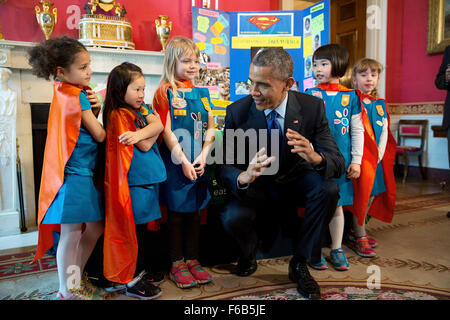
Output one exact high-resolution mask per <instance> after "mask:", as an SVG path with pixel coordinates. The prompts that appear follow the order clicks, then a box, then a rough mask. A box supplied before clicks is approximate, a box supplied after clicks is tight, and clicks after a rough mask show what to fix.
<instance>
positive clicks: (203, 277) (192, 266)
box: [187, 260, 212, 284]
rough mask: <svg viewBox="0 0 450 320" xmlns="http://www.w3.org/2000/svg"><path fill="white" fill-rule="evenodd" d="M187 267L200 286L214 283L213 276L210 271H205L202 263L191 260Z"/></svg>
mask: <svg viewBox="0 0 450 320" xmlns="http://www.w3.org/2000/svg"><path fill="white" fill-rule="evenodd" d="M187 266H188V268H189V272H190V273H191V274H192V275H193V276H194V278H195V280H197V283H198V284H205V283H209V282H211V281H212V277H211V275H210V274H209V273H208V271H206V270H205V269H203V267H202V266H201V265H200V262H198V261H197V260H190V261H189V263H188V264H187Z"/></svg>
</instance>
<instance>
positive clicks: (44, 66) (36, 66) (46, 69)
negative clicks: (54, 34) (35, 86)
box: [28, 37, 87, 80]
mask: <svg viewBox="0 0 450 320" xmlns="http://www.w3.org/2000/svg"><path fill="white" fill-rule="evenodd" d="M83 50H85V51H87V50H86V48H85V47H84V45H83V44H82V43H81V42H79V41H78V40H75V39H72V38H69V37H61V38H54V39H49V40H45V41H43V42H41V43H39V44H37V45H36V46H34V47H32V48H31V49H30V50H28V63H29V64H30V65H31V69H32V70H31V71H32V73H33V74H34V75H36V76H38V77H40V78H44V79H46V80H50V77H53V78H55V77H56V71H57V68H58V67H62V68H64V69H68V68H69V67H70V65H71V64H72V63H73V62H74V61H75V56H76V54H77V53H78V52H81V51H83Z"/></svg>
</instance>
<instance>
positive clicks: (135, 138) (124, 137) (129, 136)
mask: <svg viewBox="0 0 450 320" xmlns="http://www.w3.org/2000/svg"><path fill="white" fill-rule="evenodd" d="M141 140H142V138H141V135H140V134H139V131H127V132H124V133H122V134H121V135H120V136H119V142H120V143H123V144H124V145H127V146H129V145H132V144H136V143H138V142H139V141H141Z"/></svg>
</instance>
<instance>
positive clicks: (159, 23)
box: [155, 15, 172, 51]
mask: <svg viewBox="0 0 450 320" xmlns="http://www.w3.org/2000/svg"><path fill="white" fill-rule="evenodd" d="M168 20H169V16H165V15H160V16H159V20H158V19H156V20H155V25H156V34H157V35H158V37H159V41H160V42H161V46H162V51H166V44H167V41H168V40H169V37H170V32H171V31H172V21H168Z"/></svg>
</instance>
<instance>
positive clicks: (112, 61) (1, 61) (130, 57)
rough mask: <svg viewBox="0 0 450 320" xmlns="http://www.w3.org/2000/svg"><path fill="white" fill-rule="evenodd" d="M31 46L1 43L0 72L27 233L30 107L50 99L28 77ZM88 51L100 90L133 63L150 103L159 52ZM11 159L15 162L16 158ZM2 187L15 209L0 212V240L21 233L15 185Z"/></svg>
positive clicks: (31, 198)
mask: <svg viewBox="0 0 450 320" xmlns="http://www.w3.org/2000/svg"><path fill="white" fill-rule="evenodd" d="M34 45H35V43H32V42H21V41H8V40H0V68H8V69H9V70H10V71H11V72H12V74H11V76H10V79H9V81H8V85H9V87H10V88H12V89H13V90H15V91H16V93H17V117H16V119H17V120H16V124H15V126H16V128H15V129H16V135H17V141H18V143H19V147H20V149H19V155H20V160H21V163H22V184H23V189H24V190H23V191H24V203H25V210H24V211H25V218H26V226H27V228H28V229H29V230H33V229H34V230H35V229H36V222H35V217H36V208H35V195H34V173H33V170H34V169H33V142H32V128H31V108H30V103H50V102H51V99H52V82H51V81H46V80H44V79H40V78H37V77H36V76H34V75H33V74H32V73H31V67H30V65H29V64H28V58H27V50H28V49H29V48H30V47H32V46H34ZM88 51H89V53H90V54H91V67H92V70H93V75H92V78H91V81H92V83H97V84H99V86H100V87H101V86H105V85H106V80H107V76H108V73H109V72H110V71H111V69H112V68H114V67H115V66H116V65H119V64H121V63H122V62H124V61H128V62H132V63H135V64H137V65H138V66H139V67H141V68H142V71H143V73H144V75H145V78H146V99H145V100H146V102H147V103H151V101H152V98H153V94H154V92H155V89H156V87H157V85H158V83H159V79H160V77H161V73H162V68H163V60H164V54H163V53H162V52H151V51H139V50H119V49H105V48H88ZM0 90H1V89H0ZM14 140H15V137H14ZM14 146H15V141H14ZM14 150H15V148H14ZM14 152H15V151H14ZM13 158H14V159H15V154H14V155H13ZM0 169H1V170H3V169H4V168H2V167H1V164H0ZM14 176H15V175H14ZM2 183H3V184H5V183H9V184H10V188H11V195H10V196H11V197H15V198H16V199H14V202H15V203H16V205H15V208H16V209H14V210H12V211H11V210H8V211H5V210H3V211H2V210H0V236H2V235H6V234H13V233H14V232H20V230H19V214H18V212H19V211H18V210H19V202H18V198H17V196H15V195H16V194H17V192H13V190H16V188H17V181H16V180H15V179H14V180H13V181H10V182H5V181H2Z"/></svg>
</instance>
